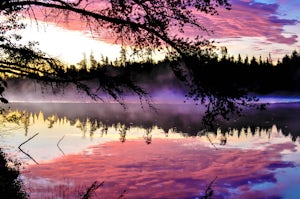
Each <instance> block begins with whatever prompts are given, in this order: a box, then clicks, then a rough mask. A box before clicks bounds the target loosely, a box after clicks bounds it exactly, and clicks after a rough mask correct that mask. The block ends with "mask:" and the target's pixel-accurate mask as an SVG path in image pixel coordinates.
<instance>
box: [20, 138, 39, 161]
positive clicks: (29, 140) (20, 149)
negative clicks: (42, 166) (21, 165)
mask: <svg viewBox="0 0 300 199" xmlns="http://www.w3.org/2000/svg"><path fill="white" fill-rule="evenodd" d="M38 134H39V133H36V134H34V135H33V136H32V137H30V138H28V139H27V140H26V141H25V142H23V143H21V144H20V145H19V146H18V148H19V149H20V151H21V152H22V153H24V154H25V155H26V156H27V157H29V158H30V159H31V160H32V161H34V162H35V163H36V164H39V163H38V162H37V161H36V160H35V159H34V158H33V157H32V156H31V155H29V154H28V153H26V152H25V151H23V150H22V149H21V146H22V145H24V144H26V143H27V142H28V141H30V140H32V139H33V138H34V137H35V136H37V135H38Z"/></svg>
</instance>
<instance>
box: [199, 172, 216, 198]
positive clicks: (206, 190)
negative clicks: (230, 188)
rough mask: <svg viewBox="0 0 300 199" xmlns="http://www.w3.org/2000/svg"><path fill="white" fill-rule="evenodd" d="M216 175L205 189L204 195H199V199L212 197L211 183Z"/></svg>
mask: <svg viewBox="0 0 300 199" xmlns="http://www.w3.org/2000/svg"><path fill="white" fill-rule="evenodd" d="M217 177H218V176H216V177H215V179H213V180H212V181H211V182H210V183H209V184H208V186H207V187H206V189H205V195H204V196H203V197H201V199H212V196H213V192H214V191H213V189H212V184H213V183H214V182H215V181H216V179H217Z"/></svg>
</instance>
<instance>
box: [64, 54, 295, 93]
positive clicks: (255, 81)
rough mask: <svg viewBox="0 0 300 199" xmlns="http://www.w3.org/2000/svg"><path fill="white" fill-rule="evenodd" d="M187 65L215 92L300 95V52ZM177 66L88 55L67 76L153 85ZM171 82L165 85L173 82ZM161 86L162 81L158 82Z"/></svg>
mask: <svg viewBox="0 0 300 199" xmlns="http://www.w3.org/2000/svg"><path fill="white" fill-rule="evenodd" d="M187 60H189V62H188V63H187V64H191V65H193V68H194V72H196V74H197V75H196V76H197V77H198V79H199V81H201V83H202V84H205V86H206V87H211V88H214V89H216V90H220V91H222V90H228V89H233V91H232V92H234V88H244V89H246V90H247V91H249V92H254V93H257V94H268V93H277V94H281V93H282V94H295V93H296V94H300V53H299V52H297V51H293V52H292V54H291V55H285V56H284V57H283V58H282V60H278V61H277V64H274V63H273V62H272V59H271V57H269V58H267V59H265V60H263V59H262V58H261V57H259V58H256V57H252V58H251V59H250V58H249V57H245V58H244V59H242V58H241V56H240V55H239V56H238V57H237V58H234V57H230V56H228V55H227V53H225V54H223V55H222V57H218V56H208V55H205V56H203V57H193V56H191V57H189V58H188V59H187ZM171 64H174V58H173V59H170V58H168V57H167V58H165V59H164V60H162V61H159V62H154V61H153V60H152V58H151V57H148V58H147V59H146V60H145V61H144V62H130V61H128V60H127V59H126V56H124V53H123V54H122V55H121V57H120V58H119V59H116V60H115V61H114V62H111V61H109V60H108V58H107V57H102V59H101V60H100V61H97V60H96V59H95V58H94V56H93V54H91V55H90V58H89V59H87V58H86V57H85V56H84V58H83V60H82V61H81V62H79V63H78V64H77V65H76V66H75V65H71V66H70V67H67V69H66V71H65V72H66V73H67V74H72V75H79V76H81V77H82V78H84V76H85V74H86V76H89V77H90V75H91V74H94V75H95V76H97V75H101V74H102V73H103V72H109V73H111V74H114V73H116V74H120V73H122V74H125V75H131V77H134V78H135V79H137V80H138V82H139V81H142V82H140V83H143V84H144V83H147V82H150V83H151V84H152V86H154V85H153V84H154V83H155V81H153V80H157V79H158V78H159V77H157V76H163V75H164V74H169V73H170V72H171V69H170V67H169V66H170V65H171ZM175 82H176V80H175V78H174V79H173V80H170V79H168V81H167V82H166V81H164V83H172V84H173V85H174V83H175ZM156 83H159V82H156Z"/></svg>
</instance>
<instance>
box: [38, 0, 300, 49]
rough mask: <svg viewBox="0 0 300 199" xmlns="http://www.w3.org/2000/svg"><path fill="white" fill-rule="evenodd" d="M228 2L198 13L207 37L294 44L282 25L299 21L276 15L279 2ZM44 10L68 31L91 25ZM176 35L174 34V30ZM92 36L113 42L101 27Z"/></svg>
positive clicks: (189, 30)
mask: <svg viewBox="0 0 300 199" xmlns="http://www.w3.org/2000/svg"><path fill="white" fill-rule="evenodd" d="M99 2H100V1H99ZM99 2H96V1H94V2H93V3H91V4H89V6H87V9H90V10H96V9H101V8H103V7H105V6H107V5H106V4H104V3H103V1H101V2H102V3H99ZM231 3H232V10H230V11H228V10H225V9H219V13H220V14H219V15H218V16H210V15H206V14H197V15H198V17H199V20H200V21H201V22H202V24H203V25H204V27H207V28H208V29H211V30H213V31H214V34H213V35H210V37H212V38H218V39H219V38H228V37H229V38H239V37H263V38H266V40H268V41H270V42H275V43H284V44H293V43H296V42H297V39H298V36H297V35H296V34H293V35H292V36H284V35H283V32H284V30H283V27H284V26H285V25H295V24H297V23H298V21H297V20H291V19H281V18H279V17H278V14H279V13H278V8H279V4H264V3H256V2H254V1H249V0H247V1H241V0H233V1H231ZM45 12H47V11H43V12H39V13H38V14H37V16H38V18H39V19H43V20H46V21H50V22H55V23H56V24H57V25H58V26H61V27H64V28H66V29H69V30H80V31H82V30H85V31H89V30H90V28H91V27H90V26H89V25H86V24H85V23H83V21H82V20H80V19H79V17H78V16H74V15H70V16H69V21H66V20H65V19H64V18H62V16H58V17H57V15H55V14H53V13H48V15H47V16H48V17H47V18H45V15H44V14H43V13H45ZM48 12H49V11H48ZM195 31H196V29H195V28H192V27H186V29H185V36H187V37H189V36H195V35H196V34H200V35H206V34H205V33H204V32H201V31H200V32H195ZM173 34H174V33H173ZM175 34H177V33H176V32H175ZM94 36H96V37H99V39H101V40H104V41H106V42H109V43H113V42H114V41H115V38H113V35H112V33H109V32H107V31H105V30H103V29H100V30H94Z"/></svg>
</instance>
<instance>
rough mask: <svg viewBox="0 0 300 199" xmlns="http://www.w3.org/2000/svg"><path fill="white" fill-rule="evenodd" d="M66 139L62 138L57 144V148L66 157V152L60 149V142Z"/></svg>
mask: <svg viewBox="0 0 300 199" xmlns="http://www.w3.org/2000/svg"><path fill="white" fill-rule="evenodd" d="M64 138H65V136H62V138H60V139H59V140H58V142H57V144H56V146H57V148H58V149H59V150H60V152H62V154H63V155H65V153H64V151H63V150H62V149H61V148H60V146H59V144H60V142H61V141H62V140H63V139H64Z"/></svg>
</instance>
